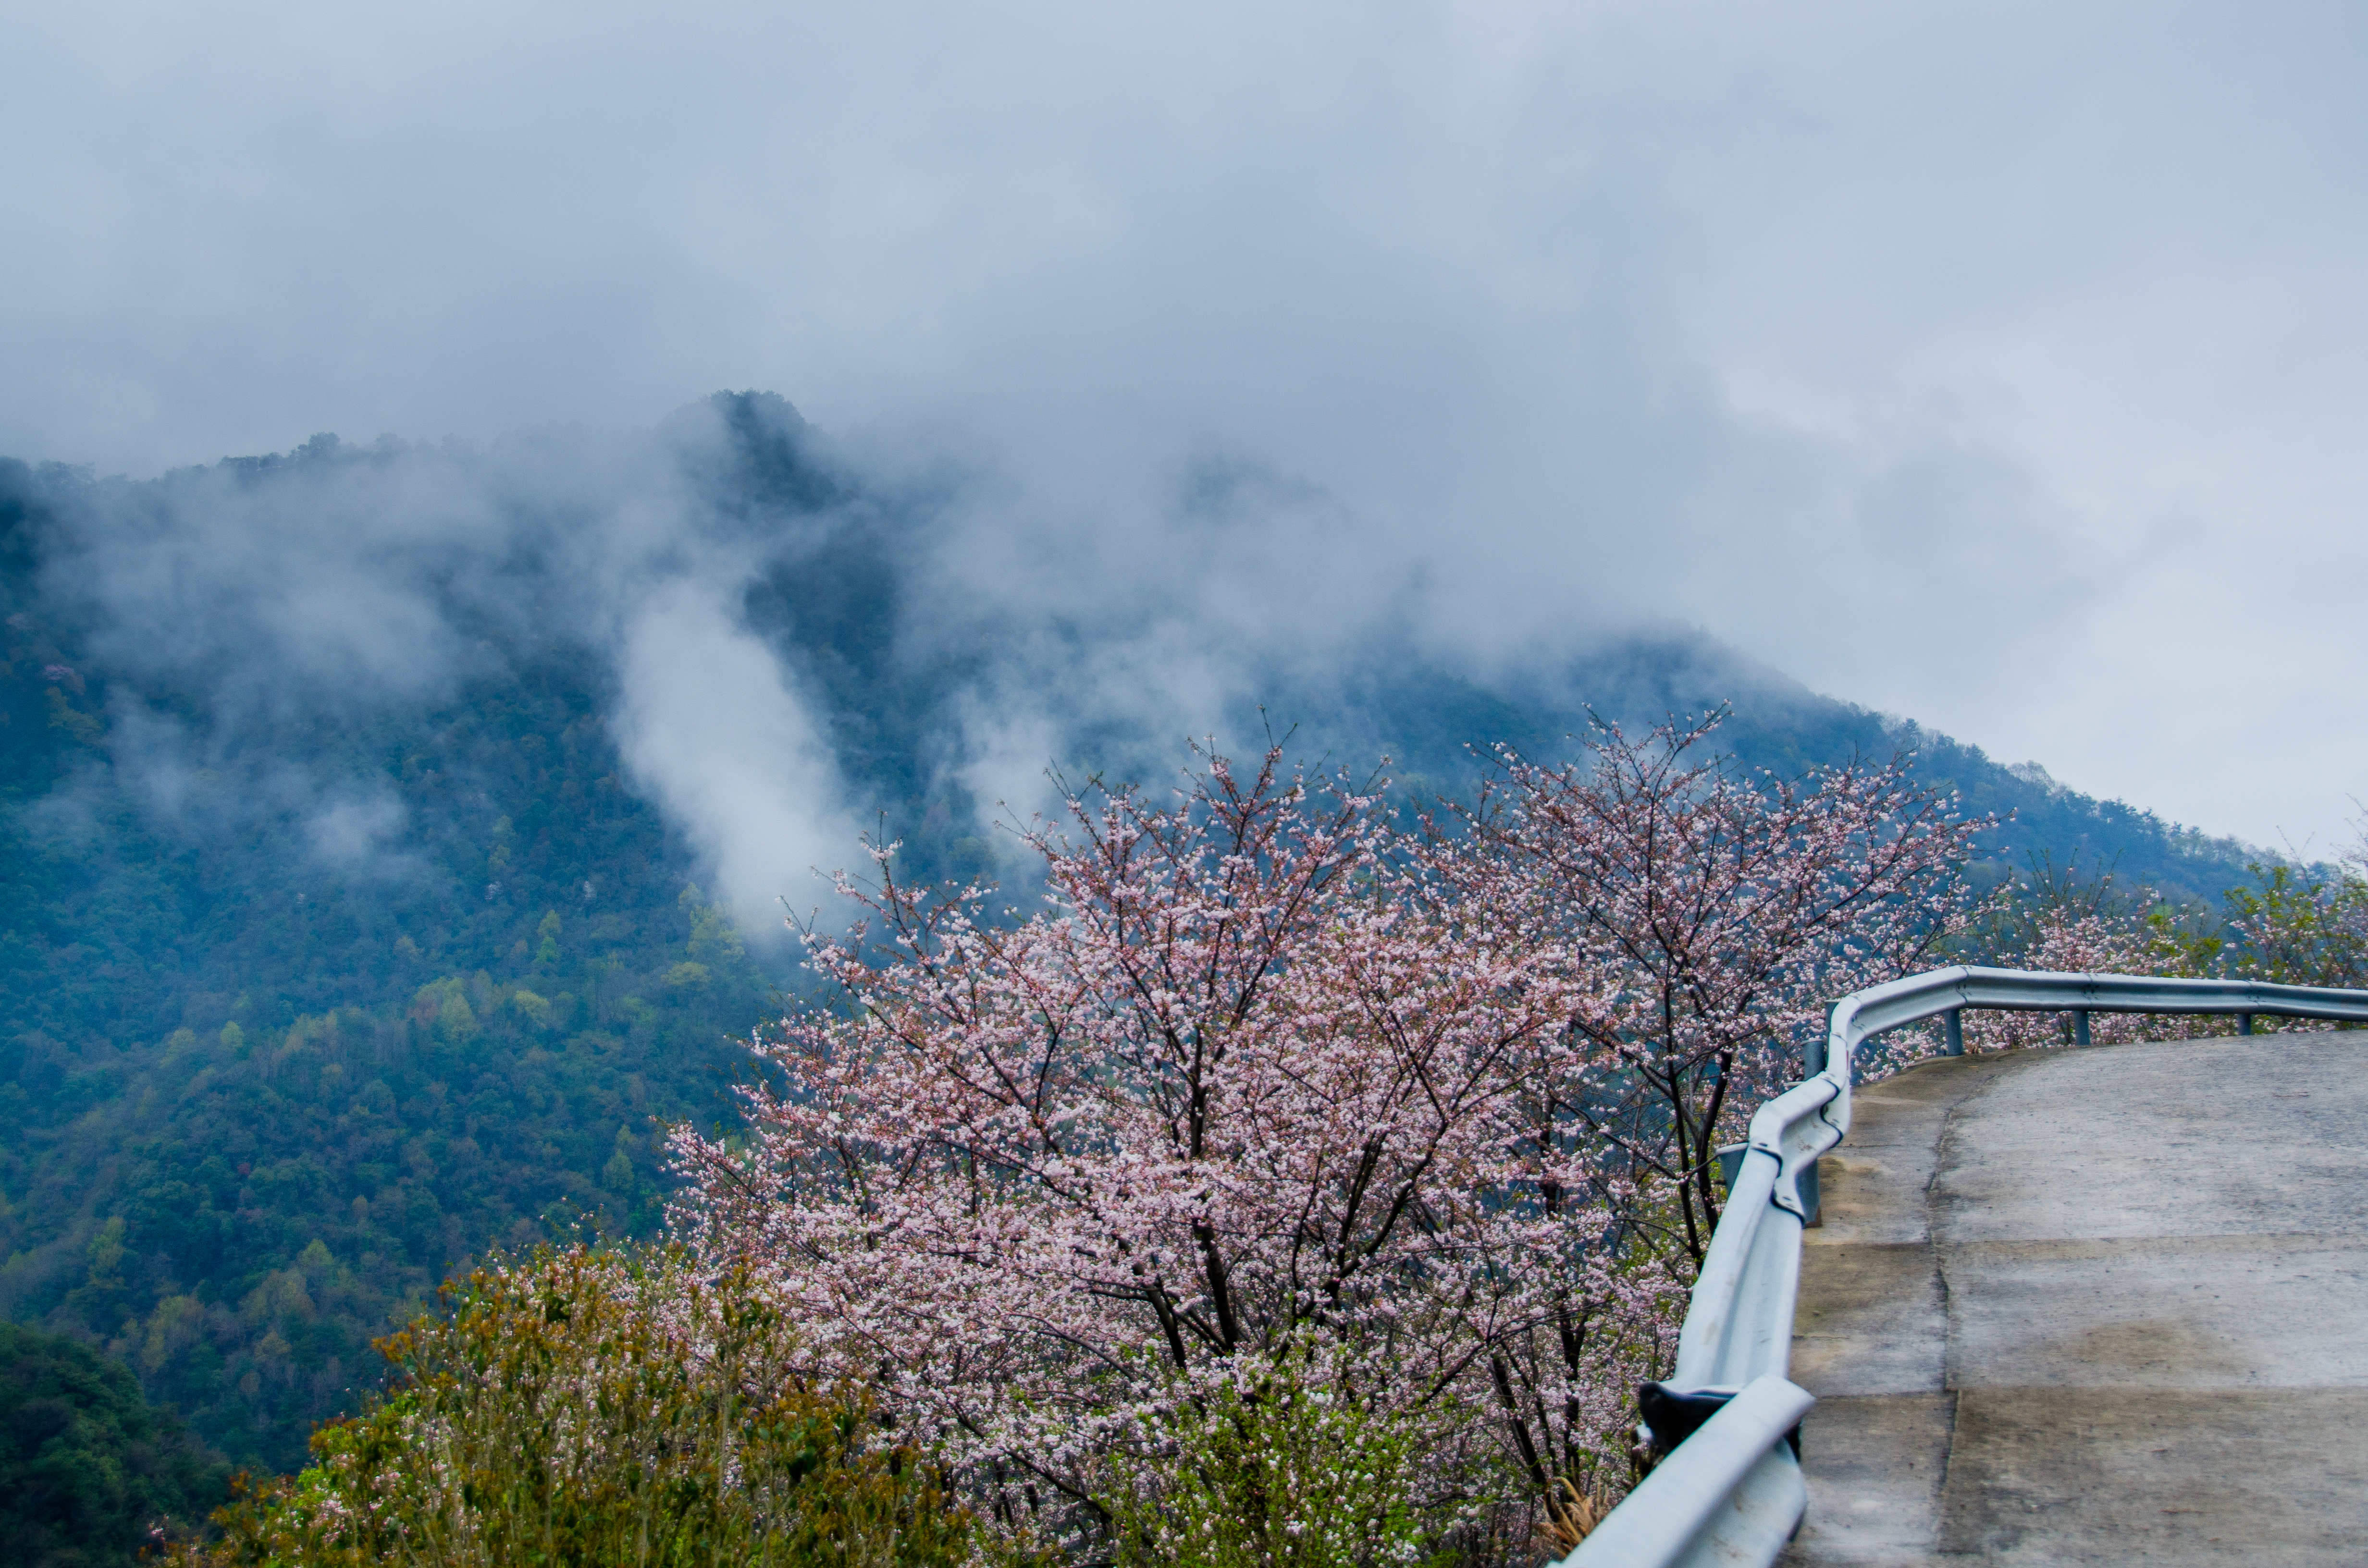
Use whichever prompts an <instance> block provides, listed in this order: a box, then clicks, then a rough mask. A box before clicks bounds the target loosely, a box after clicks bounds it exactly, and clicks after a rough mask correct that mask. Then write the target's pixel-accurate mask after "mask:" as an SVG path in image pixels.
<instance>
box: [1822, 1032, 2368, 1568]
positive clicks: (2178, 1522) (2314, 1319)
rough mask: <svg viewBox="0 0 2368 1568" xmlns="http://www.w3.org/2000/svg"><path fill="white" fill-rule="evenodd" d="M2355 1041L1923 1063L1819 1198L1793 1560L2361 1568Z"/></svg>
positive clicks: (1862, 1115) (2367, 1405)
mask: <svg viewBox="0 0 2368 1568" xmlns="http://www.w3.org/2000/svg"><path fill="white" fill-rule="evenodd" d="M2363 1173H2368V1032H2358V1031H2346V1032H2342V1033H2335V1032H2324V1033H2321V1032H2310V1033H2292V1034H2276V1035H2257V1036H2253V1037H2251V1038H2249V1039H2219V1040H2179V1041H2171V1042H2166V1043H2160V1044H2144V1045H2119V1046H2100V1047H2097V1048H2094V1049H2091V1050H2087V1051H2021V1052H2013V1053H2009V1054H2005V1055H1998V1056H1988V1057H1976V1058H1972V1059H1966V1060H1957V1061H1946V1062H1930V1063H1927V1064H1926V1065H1924V1066H1921V1067H1918V1068H1916V1069H1914V1070H1913V1071H1910V1072H1907V1073H1904V1074H1900V1075H1899V1076H1898V1077H1896V1078H1894V1079H1891V1080H1889V1081H1888V1082H1885V1083H1883V1084H1879V1085H1872V1086H1870V1087H1868V1088H1865V1089H1861V1091H1859V1094H1858V1096H1857V1106H1856V1108H1855V1110H1854V1116H1853V1125H1852V1127H1851V1131H1850V1142H1848V1143H1846V1144H1845V1145H1843V1147H1842V1148H1840V1149H1839V1150H1838V1151H1836V1152H1835V1153H1833V1154H1830V1155H1828V1156H1827V1158H1826V1160H1825V1162H1824V1163H1823V1165H1822V1166H1821V1168H1820V1170H1819V1177H1820V1181H1821V1184H1822V1186H1823V1189H1824V1193H1825V1220H1826V1222H1825V1224H1824V1225H1822V1226H1820V1227H1818V1228H1816V1229H1813V1230H1811V1231H1809V1232H1808V1233H1807V1234H1806V1241H1807V1243H1808V1245H1807V1247H1806V1249H1805V1253H1804V1258H1803V1262H1802V1278H1801V1300H1800V1309H1799V1312H1798V1315H1797V1317H1796V1318H1795V1320H1794V1327H1795V1337H1794V1340H1793V1381H1796V1382H1798V1383H1800V1384H1801V1385H1802V1386H1803V1387H1804V1388H1806V1389H1808V1390H1809V1391H1810V1392H1812V1393H1815V1394H1816V1395H1817V1396H1818V1403H1817V1407H1816V1409H1815V1410H1814V1411H1812V1412H1811V1413H1810V1415H1809V1417H1808V1420H1807V1422H1806V1423H1805V1424H1804V1428H1803V1432H1802V1462H1803V1466H1804V1470H1805V1471H1806V1473H1807V1478H1808V1483H1809V1514H1808V1518H1807V1519H1806V1521H1805V1522H1804V1525H1803V1527H1802V1531H1801V1535H1800V1538H1799V1539H1798V1540H1797V1541H1795V1543H1794V1545H1793V1550H1792V1551H1791V1553H1790V1554H1789V1555H1788V1556H1787V1557H1786V1559H1785V1561H1786V1562H1792V1563H1799V1564H1811V1563H1816V1564H1843V1563H1850V1564H1884V1565H1889V1564H1907V1563H1941V1562H1949V1563H1964V1562H1999V1563H2017V1564H2021V1563H2058V1562H2062V1563H2075V1562H2079V1563H2086V1562H2149V1563H2153V1562H2161V1563H2189V1562H2193V1563H2205V1562H2209V1563H2234V1562H2255V1563H2343V1564H2363V1563H2368V1203H2363V1201H2362V1193H2363Z"/></svg>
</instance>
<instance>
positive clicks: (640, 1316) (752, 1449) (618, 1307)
mask: <svg viewBox="0 0 2368 1568" xmlns="http://www.w3.org/2000/svg"><path fill="white" fill-rule="evenodd" d="M384 1348H385V1349H386V1351H387V1354H388V1356H389V1358H391V1359H392V1360H393V1362H394V1364H395V1367H396V1369H397V1371H398V1373H399V1381H397V1383H396V1384H395V1387H394V1389H393V1392H391V1393H390V1394H388V1395H387V1396H385V1397H383V1398H381V1399H378V1400H375V1401H373V1402H372V1403H371V1405H370V1408H369V1409H368V1410H367V1411H366V1412H365V1413H364V1414H362V1415H359V1416H358V1417H356V1418H354V1419H351V1420H348V1421H344V1422H340V1423H337V1424H336V1425H333V1426H326V1427H324V1428H323V1429H322V1430H321V1431H319V1432H318V1433H316V1434H315V1435H314V1437H313V1457H314V1462H313V1465H312V1466H311V1467H310V1468H308V1469H307V1470H305V1471H303V1472H302V1474H300V1475H298V1476H296V1477H295V1478H294V1479H293V1480H292V1481H289V1482H284V1483H279V1484H277V1485H275V1486H272V1487H270V1488H268V1489H267V1490H265V1491H263V1492H261V1493H259V1494H254V1495H251V1496H249V1497H248V1498H246V1499H245V1500H243V1501H242V1502H241V1503H240V1504H239V1505H237V1506H234V1507H232V1508H229V1509H226V1510H224V1511H223V1513H222V1516H221V1524H222V1530H223V1536H222V1540H221V1541H220V1542H219V1543H217V1544H214V1545H212V1546H210V1547H203V1548H199V1547H194V1546H192V1547H184V1548H183V1549H181V1550H180V1551H179V1552H177V1553H176V1559H175V1560H176V1562H179V1563H181V1564H183V1565H184V1568H199V1565H201V1564H202V1565H210V1568H232V1565H246V1564H254V1565H257V1568H260V1565H263V1564H272V1565H275V1568H313V1565H321V1568H328V1565H332V1564H336V1565H340V1568H342V1565H347V1564H351V1565H354V1568H360V1565H361V1564H365V1563H370V1564H376V1563H404V1564H414V1563H416V1564H423V1565H424V1564H435V1565H437V1568H511V1565H514V1564H515V1565H519V1568H523V1565H525V1564H529V1563H531V1564H537V1565H549V1568H619V1565H623V1564H650V1565H657V1564H666V1565H669V1568H673V1565H680V1568H692V1565H700V1568H705V1565H708V1564H714V1565H717V1568H722V1565H724V1564H730V1565H732V1568H741V1565H744V1564H746V1565H758V1564H763V1565H775V1564H778V1565H781V1568H791V1565H797V1568H804V1565H808V1564H812V1565H815V1568H822V1565H828V1568H871V1565H875V1564H877V1565H880V1568H886V1565H887V1564H890V1563H896V1564H910V1565H914V1568H928V1565H932V1564H948V1565H951V1564H955V1563H959V1562H964V1561H965V1560H966V1559H967V1557H968V1553H969V1547H970V1540H971V1530H970V1525H969V1521H968V1518H967V1516H965V1515H964V1514H963V1513H962V1511H961V1510H960V1509H958V1508H956V1507H955V1506H952V1505H951V1502H950V1501H949V1499H948V1498H947V1496H946V1495H945V1494H944V1492H943V1491H942V1490H941V1486H940V1480H939V1475H938V1472H937V1470H936V1468H935V1467H934V1466H933V1465H931V1464H930V1463H929V1462H928V1459H927V1456H925V1455H923V1454H920V1453H918V1452H916V1451H915V1450H913V1449H909V1448H905V1447H899V1446H897V1445H895V1444H894V1443H893V1442H892V1441H889V1440H888V1439H887V1437H886V1435H885V1434H883V1433H882V1432H881V1431H880V1429H879V1427H878V1426H877V1425H876V1424H875V1423H874V1422H873V1421H872V1420H871V1415H870V1408H869V1405H868V1403H866V1402H865V1400H864V1398H863V1397H862V1396H861V1394H860V1392H851V1393H847V1394H843V1395H842V1394H837V1393H833V1392H825V1391H818V1390H814V1389H812V1388H809V1387H807V1386H806V1385H805V1384H803V1382H801V1381H800V1380H799V1379H798V1377H797V1375H796V1373H795V1370H794V1364H793V1363H794V1351H795V1341H794V1338H793V1336H792V1335H791V1333H790V1331H789V1327H788V1325H787V1324H783V1323H782V1322H781V1321H780V1318H779V1316H778V1315H777V1314H776V1313H775V1312H773V1311H772V1310H771V1309H770V1308H769V1307H768V1306H767V1305H766V1304H765V1303H764V1302H763V1301H761V1300H759V1299H758V1298H757V1295H756V1294H755V1293H754V1292H753V1291H750V1290H747V1289H746V1284H745V1282H744V1281H742V1280H739V1279H737V1278H727V1279H726V1280H724V1281H723V1282H722V1283H721V1284H715V1285H711V1284H708V1283H705V1282H702V1281H701V1280H700V1279H698V1278H695V1277H694V1276H693V1275H692V1274H691V1273H690V1271H689V1269H688V1268H687V1267H686V1266H685V1265H684V1263H683V1262H682V1260H681V1259H679V1258H677V1257H675V1256H670V1255H666V1254H633V1255H623V1254H617V1253H604V1252H598V1251H593V1250H590V1249H586V1248H583V1247H575V1248H570V1249H567V1250H565V1251H550V1250H544V1251H541V1252H539V1253H537V1254H536V1255H535V1256H533V1257H532V1258H531V1259H530V1260H529V1261H528V1262H525V1263H523V1264H520V1265H518V1266H515V1267H495V1268H488V1269H480V1270H478V1271H477V1272H476V1273H474V1274H472V1276H471V1277H470V1278H469V1280H468V1282H467V1284H466V1285H465V1286H464V1287H462V1288H461V1289H460V1290H458V1292H457V1299H456V1301H455V1302H454V1311H453V1312H451V1313H450V1315H449V1316H435V1315H429V1316H423V1317H421V1318H420V1319H418V1320H417V1321H416V1322H415V1323H414V1324H412V1325H411V1326H410V1327H409V1328H408V1329H406V1330H404V1332H403V1333H402V1334H400V1335H396V1336H394V1337H393V1339H391V1340H389V1341H388V1342H387V1343H386V1345H385V1346H384Z"/></svg>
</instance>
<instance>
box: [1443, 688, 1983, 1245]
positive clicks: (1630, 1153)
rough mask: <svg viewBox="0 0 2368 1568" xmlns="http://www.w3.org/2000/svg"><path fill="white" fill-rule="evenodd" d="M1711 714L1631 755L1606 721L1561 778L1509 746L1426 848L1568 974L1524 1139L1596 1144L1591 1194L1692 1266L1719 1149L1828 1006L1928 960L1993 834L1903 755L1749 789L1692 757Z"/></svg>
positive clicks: (1722, 760) (1710, 1214)
mask: <svg viewBox="0 0 2368 1568" xmlns="http://www.w3.org/2000/svg"><path fill="white" fill-rule="evenodd" d="M1724 718H1725V714H1724V712H1723V711H1721V712H1717V713H1713V714H1711V715H1710V716H1708V717H1706V718H1704V719H1702V720H1700V721H1698V722H1683V723H1681V722H1669V723H1667V724H1664V725H1661V726H1659V727H1657V728H1656V729H1654V730H1653V731H1652V732H1651V733H1648V734H1647V735H1645V737H1644V738H1642V739H1641V740H1631V739H1629V738H1628V737H1627V736H1626V735H1625V734H1623V733H1622V731H1621V730H1620V729H1619V728H1618V727H1617V726H1616V725H1612V724H1609V723H1600V724H1599V725H1598V727H1597V729H1596V730H1595V732H1594V733H1592V734H1591V735H1590V736H1589V737H1588V739H1587V741H1586V744H1585V753H1584V755H1583V756H1581V757H1580V758H1579V759H1578V760H1576V761H1574V762H1571V763H1567V764H1565V765H1561V766H1547V765H1543V764H1540V763H1536V762H1532V761H1530V760H1528V759H1526V758H1523V757H1521V756H1518V755H1516V754H1514V753H1513V752H1511V751H1510V750H1500V752H1499V755H1498V762H1499V770H1498V773H1497V777H1496V778H1493V779H1491V780H1490V781H1489V782H1488V783H1487V784H1486V787H1485V788H1484V789H1483V790H1482V791H1481V794H1480V796H1479V799H1478V800H1477V801H1476V802H1475V803H1474V805H1473V806H1472V807H1471V808H1470V809H1468V810H1463V811H1453V812H1450V813H1449V814H1448V818H1447V821H1448V823H1449V825H1450V826H1451V827H1452V829H1453V831H1452V832H1440V831H1439V828H1438V824H1434V832H1433V845H1434V858H1435V861H1436V863H1437V864H1438V865H1439V867H1440V875H1441V877H1442V880H1445V881H1449V882H1451V883H1452V884H1453V885H1454V886H1456V887H1457V888H1458V889H1459V891H1461V892H1463V893H1464V895H1465V896H1466V898H1467V900H1468V901H1469V902H1470V903H1471V904H1472V906H1473V907H1474V909H1475V910H1485V911H1486V925H1487V928H1488V929H1489V931H1490V934H1491V937H1492V939H1493V940H1495V941H1496V942H1497V943H1499V944H1501V945H1503V946H1506V947H1508V948H1513V949H1520V950H1524V951H1529V952H1533V953H1538V954H1541V955H1544V954H1551V955H1553V960H1552V961H1553V962H1554V963H1555V964H1557V965H1566V966H1568V968H1567V970H1566V971H1565V974H1564V977H1563V978H1564V992H1565V994H1566V995H1567V996H1569V998H1570V999H1571V1002H1572V1008H1571V1012H1570V1014H1569V1017H1568V1020H1567V1024H1566V1028H1565V1036H1564V1039H1563V1040H1562V1041H1561V1042H1560V1044H1559V1045H1558V1047H1557V1048H1556V1049H1555V1050H1554V1052H1553V1053H1552V1059H1551V1062H1550V1063H1548V1064H1547V1068H1546V1070H1545V1071H1543V1072H1542V1073H1540V1074H1538V1075H1537V1077H1536V1078H1535V1079H1533V1080H1532V1085H1533V1087H1532V1093H1533V1095H1534V1096H1535V1100H1534V1108H1533V1112H1532V1114H1533V1120H1534V1125H1535V1127H1536V1128H1537V1129H1538V1132H1537V1136H1538V1137H1539V1139H1540V1140H1541V1142H1552V1143H1554V1144H1555V1145H1557V1146H1558V1147H1561V1148H1564V1149H1567V1150H1569V1151H1571V1152H1572V1153H1574V1154H1575V1153H1577V1151H1579V1150H1581V1149H1589V1148H1591V1149H1592V1150H1594V1151H1596V1152H1597V1153H1598V1157H1597V1159H1596V1160H1595V1162H1594V1169H1595V1178H1596V1184H1597V1194H1596V1195H1597V1196H1598V1197H1599V1198H1600V1199H1601V1200H1602V1201H1605V1202H1607V1203H1609V1204H1611V1206H1612V1207H1613V1208H1615V1209H1616V1210H1618V1211H1620V1212H1621V1213H1622V1214H1623V1215H1624V1216H1625V1217H1626V1218H1627V1219H1628V1221H1630V1222H1632V1223H1634V1224H1637V1225H1641V1226H1645V1227H1647V1228H1652V1229H1657V1230H1660V1231H1662V1232H1664V1233H1666V1234H1667V1235H1668V1238H1669V1240H1670V1241H1671V1242H1672V1243H1673V1244H1676V1245H1678V1246H1680V1247H1681V1248H1682V1249H1683V1250H1684V1252H1685V1253H1686V1255H1687V1256H1690V1257H1691V1259H1692V1260H1693V1261H1694V1262H1696V1263H1697V1264H1698V1263H1699V1262H1700V1261H1701V1259H1702V1254H1703V1251H1704V1249H1705V1248H1707V1246H1708V1245H1709V1242H1710V1233H1711V1230H1712V1227H1713V1225H1714V1224H1715V1223H1716V1221H1717V1217H1718V1189H1717V1187H1715V1186H1714V1185H1713V1179H1712V1172H1713V1166H1714V1164H1715V1162H1714V1160H1713V1153H1714V1151H1715V1150H1716V1148H1717V1147H1718V1146H1719V1145H1720V1144H1721V1143H1723V1142H1728V1141H1732V1140H1736V1139H1739V1138H1740V1137H1741V1136H1742V1133H1743V1128H1744V1124H1745V1123H1746V1122H1747V1121H1748V1119H1749V1117H1750V1115H1751V1113H1752V1112H1753V1111H1754V1110H1756V1109H1758V1108H1759V1105H1760V1104H1761V1103H1762V1102H1763V1101H1765V1100H1766V1099H1767V1098H1769V1097H1770V1096H1772V1095H1774V1094H1776V1093H1777V1092H1779V1091H1781V1090H1782V1088H1783V1087H1784V1086H1785V1085H1787V1084H1789V1083H1791V1082H1793V1080H1794V1079H1796V1078H1797V1077H1798V1076H1799V1064H1800V1060H1801V1055H1800V1052H1801V1047H1802V1045H1803V1044H1804V1041H1805V1040H1808V1039H1810V1038H1812V1037H1813V1036H1815V1035H1816V1033H1817V1032H1819V1031H1820V1029H1821V1028H1822V1026H1823V1020H1824V1007H1825V1005H1826V1003H1827V1002H1829V1001H1830V1000H1832V999H1833V998H1834V997H1836V996H1839V995H1841V994H1844V993H1846V992H1850V991H1853V990H1856V989H1858V988H1859V987H1861V986H1864V985H1869V984H1873V983H1877V982H1880V981H1884V980H1890V979H1895V978H1896V977H1898V976H1900V975H1903V974H1907V973H1911V972H1913V971H1916V970H1918V969H1920V968H1924V967H1928V966H1929V965H1930V962H1931V961H1933V955H1934V953H1935V952H1936V950H1937V949H1938V948H1939V947H1940V945H1941V942H1942V941H1943V939H1944V938H1945V937H1947V935H1948V934H1949V933H1950V932H1951V931H1952V929H1954V928H1955V927H1956V926H1957V925H1958V924H1959V923H1960V922H1961V921H1962V919H1963V917H1964V914H1965V912H1966V910H1967V909H1968V908H1969V907H1970V905H1971V902H1972V897H1971V893H1970V892H1969V891H1968V889H1967V887H1966V885H1965V882H1964V875H1963V867H1964V861H1965V859H1966V857H1967V854H1968V851H1969V849H1970V847H1971V845H1972V841H1973V838H1974V835H1975V834H1976V833H1977V832H1978V831H1980V829H1981V828H1982V827H1983V826H1985V825H1987V824H1986V823H1983V822H1971V821H1964V820H1962V819H1960V818H1958V817H1956V816H1955V815H1954V814H1953V812H1952V806H1951V801H1950V799H1949V798H1948V797H1946V796H1944V795H1942V794H1940V793H1938V792H1935V791H1933V790H1928V789H1925V788H1922V787H1920V786H1918V784H1917V783H1916V782H1915V781H1914V779H1913V778H1912V777H1911V775H1910V770H1909V764H1908V763H1907V761H1905V760H1895V761H1893V762H1891V763H1888V764H1885V765H1882V766H1873V765H1869V764H1866V763H1863V762H1852V763H1850V764H1848V765H1846V766H1843V767H1829V768H1817V769H1812V770H1810V771H1809V772H1808V773H1806V774H1804V776H1802V777H1801V778H1780V777H1777V776H1775V775H1773V774H1770V773H1753V774H1746V773H1744V772H1742V771H1740V770H1738V769H1737V768H1736V766H1735V765H1734V764H1733V762H1732V761H1731V760H1730V759H1728V758H1726V757H1725V756H1720V755H1718V754H1716V753H1715V752H1714V751H1713V750H1712V749H1711V748H1710V747H1709V745H1708V744H1706V743H1708V741H1709V740H1710V738H1711V736H1712V734H1713V733H1714V732H1715V730H1716V729H1717V727H1718V725H1719V724H1720V723H1721V722H1723V720H1724ZM1570 1168H1577V1163H1572V1164H1571V1165H1570ZM1640 1198H1641V1199H1644V1201H1638V1199H1640Z"/></svg>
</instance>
